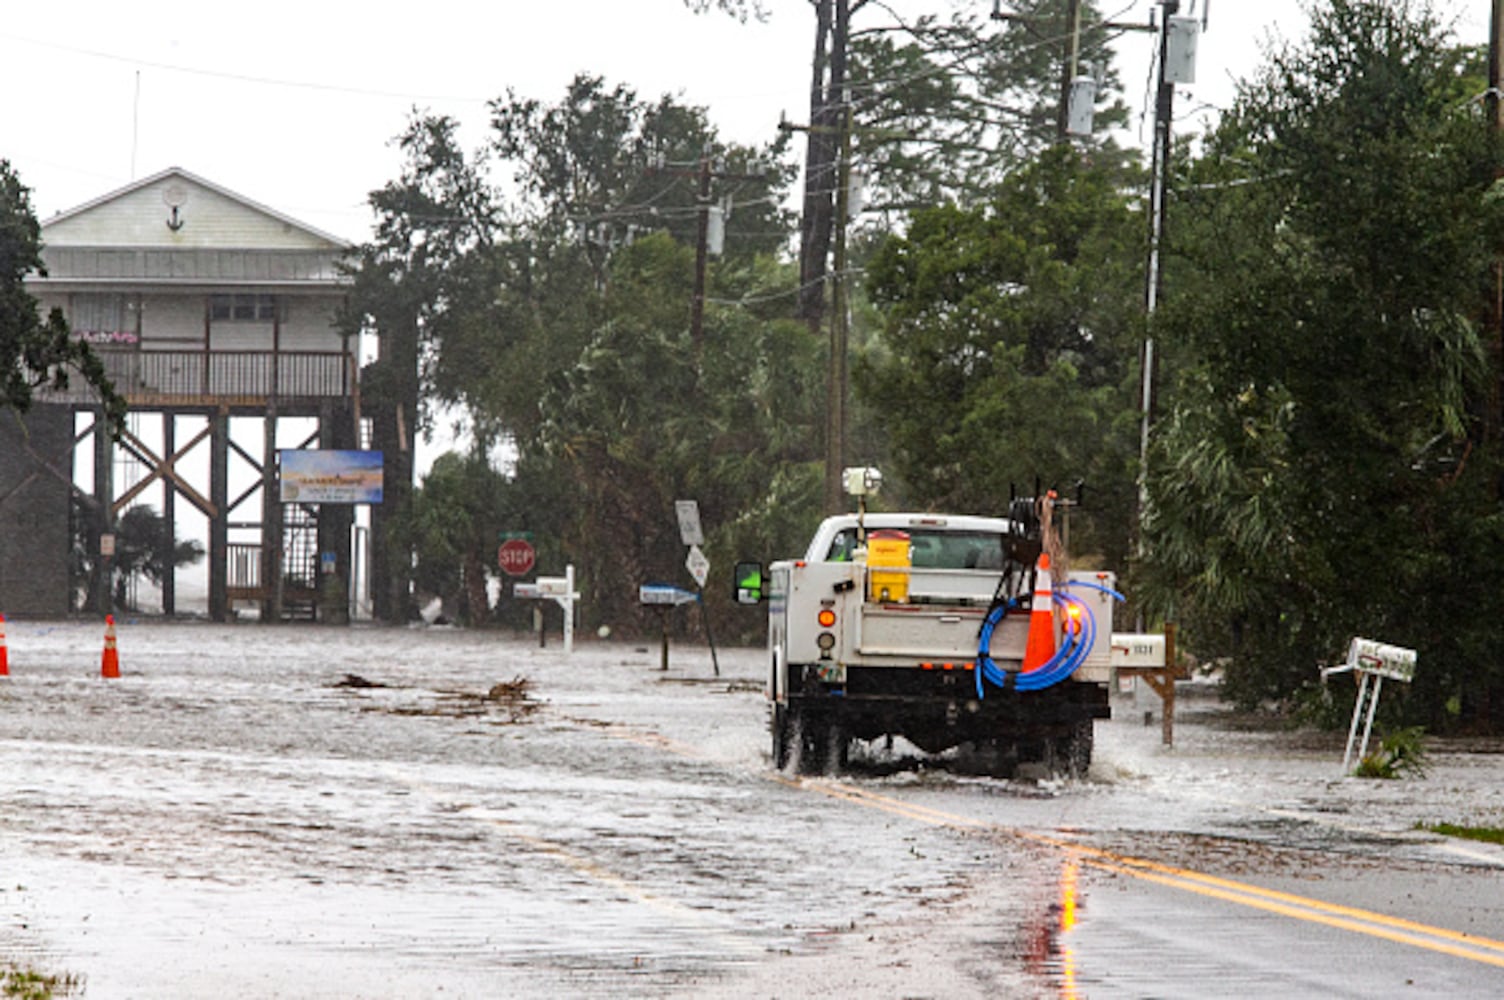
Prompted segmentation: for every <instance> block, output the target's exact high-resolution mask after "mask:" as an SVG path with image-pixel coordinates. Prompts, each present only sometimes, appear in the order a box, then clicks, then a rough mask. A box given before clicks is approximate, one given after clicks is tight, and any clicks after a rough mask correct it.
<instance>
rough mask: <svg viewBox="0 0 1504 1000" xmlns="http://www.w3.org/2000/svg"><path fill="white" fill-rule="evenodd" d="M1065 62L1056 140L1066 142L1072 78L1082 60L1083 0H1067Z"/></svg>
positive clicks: (1062, 68)
mask: <svg viewBox="0 0 1504 1000" xmlns="http://www.w3.org/2000/svg"><path fill="white" fill-rule="evenodd" d="M1065 31H1066V42H1065V51H1066V57H1065V63H1064V65H1062V66H1061V67H1060V108H1059V110H1057V111H1056V112H1055V141H1056V142H1057V143H1064V142H1067V141H1069V139H1070V132H1069V127H1070V107H1071V80H1072V79H1074V78H1075V76H1076V66H1077V65H1078V64H1079V63H1080V61H1081V0H1066V4H1065Z"/></svg>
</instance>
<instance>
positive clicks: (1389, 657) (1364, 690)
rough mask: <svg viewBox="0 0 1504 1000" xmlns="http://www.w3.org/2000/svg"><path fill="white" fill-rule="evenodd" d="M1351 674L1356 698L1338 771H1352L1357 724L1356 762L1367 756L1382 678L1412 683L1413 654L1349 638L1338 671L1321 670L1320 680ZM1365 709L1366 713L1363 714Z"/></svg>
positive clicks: (1381, 644)
mask: <svg viewBox="0 0 1504 1000" xmlns="http://www.w3.org/2000/svg"><path fill="white" fill-rule="evenodd" d="M1348 671H1351V672H1353V673H1356V674H1357V675H1358V698H1357V700H1356V701H1355V702H1353V721H1352V724H1351V725H1350V726H1348V729H1347V750H1346V751H1344V752H1343V754H1342V770H1343V771H1344V772H1348V771H1350V770H1351V769H1352V762H1353V741H1354V740H1355V739H1357V737H1358V720H1359V719H1360V718H1365V716H1366V720H1367V721H1365V722H1364V724H1363V743H1362V745H1361V746H1360V747H1359V748H1358V757H1357V759H1358V760H1360V761H1361V760H1362V759H1363V758H1364V757H1365V756H1367V754H1368V737H1369V736H1371V735H1372V734H1373V716H1374V712H1375V711H1377V710H1378V707H1379V691H1380V689H1381V688H1383V686H1384V678H1385V677H1388V678H1389V679H1390V680H1396V681H1400V682H1401V683H1404V684H1409V683H1410V682H1411V681H1412V680H1414V679H1415V650H1413V649H1406V648H1405V647H1403V646H1390V645H1388V644H1386V643H1382V642H1378V641H1376V640H1373V639H1359V638H1357V637H1354V638H1353V641H1352V642H1351V643H1350V644H1349V645H1348V647H1347V660H1346V662H1344V663H1343V664H1342V665H1341V666H1340V667H1328V668H1323V669H1322V671H1321V680H1322V682H1323V683H1325V681H1326V679H1327V678H1328V677H1330V676H1331V675H1332V674H1341V673H1347V672H1348ZM1365 708H1366V711H1365Z"/></svg>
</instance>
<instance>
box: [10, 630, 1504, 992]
mask: <svg viewBox="0 0 1504 1000" xmlns="http://www.w3.org/2000/svg"><path fill="white" fill-rule="evenodd" d="M8 639H9V652H10V673H11V676H10V677H8V678H4V679H0V914H3V916H4V921H3V923H0V965H4V964H13V965H21V966H29V967H32V968H36V969H39V970H42V971H49V972H63V973H70V974H74V975H77V976H79V977H82V978H83V979H84V981H85V990H86V993H85V995H87V996H89V997H93V998H116V997H163V996H183V997H190V996H192V997H197V996H235V997H291V996H296V997H410V996H430V995H443V996H451V997H494V996H561V995H567V996H613V997H614V996H623V995H641V996H661V995H665V994H678V995H684V996H697V997H698V996H725V997H742V996H746V997H754V996H796V995H798V996H850V995H915V996H937V997H938V996H944V997H967V996H978V997H981V996H1009V997H1016V996H1023V997H1027V996H1082V995H1091V996H1114V995H1145V993H1146V992H1147V993H1152V994H1155V995H1180V994H1179V993H1177V991H1176V990H1175V989H1173V988H1166V979H1165V977H1166V975H1167V974H1168V973H1167V972H1166V970H1167V969H1171V968H1173V967H1172V966H1167V965H1166V964H1165V963H1164V961H1163V957H1162V954H1161V953H1157V952H1154V951H1149V952H1144V953H1140V949H1139V948H1138V947H1137V945H1136V943H1135V942H1136V941H1137V940H1138V938H1137V937H1135V936H1134V935H1135V934H1137V933H1139V931H1140V929H1141V928H1143V927H1148V926H1153V927H1165V928H1170V929H1173V928H1176V927H1179V926H1181V924H1182V923H1184V922H1185V921H1188V920H1189V921H1191V922H1192V923H1194V924H1195V926H1196V927H1197V928H1198V929H1200V930H1203V931H1209V930H1214V929H1215V928H1216V927H1218V926H1219V924H1218V923H1217V921H1219V920H1223V919H1225V920H1228V921H1231V923H1230V924H1229V927H1234V928H1236V927H1240V926H1243V924H1240V923H1238V921H1246V915H1245V914H1243V913H1241V912H1229V913H1227V914H1222V913H1219V912H1213V913H1204V914H1203V913H1195V912H1193V913H1191V914H1190V915H1187V914H1186V913H1185V912H1184V910H1183V909H1182V908H1183V907H1184V906H1185V902H1184V900H1182V899H1181V898H1179V897H1175V898H1173V899H1168V900H1166V899H1161V898H1160V896H1159V895H1154V894H1149V895H1146V894H1145V892H1147V891H1148V890H1147V889H1141V888H1140V887H1139V883H1137V882H1135V881H1134V880H1133V876H1131V874H1125V873H1121V872H1114V871H1113V870H1112V868H1111V866H1112V865H1115V864H1118V862H1116V861H1110V860H1106V861H1104V860H1103V858H1104V857H1109V856H1107V855H1102V854H1100V853H1098V854H1086V855H1078V854H1077V853H1076V852H1075V851H1074V849H1073V848H1071V846H1070V845H1071V844H1074V843H1080V844H1082V845H1083V846H1092V845H1096V846H1094V847H1093V850H1100V849H1107V850H1110V851H1112V852H1115V853H1113V854H1111V855H1110V857H1113V858H1115V857H1118V856H1119V855H1120V854H1122V855H1126V854H1130V853H1135V854H1144V853H1148V852H1151V851H1152V852H1155V853H1154V856H1155V857H1157V858H1159V859H1160V860H1161V861H1162V862H1164V863H1166V864H1171V865H1181V866H1208V865H1209V866H1212V867H1213V868H1214V869H1215V870H1216V872H1217V874H1218V875H1219V876H1223V877H1230V878H1248V877H1259V878H1266V879H1277V878H1284V879H1287V880H1290V881H1289V883H1288V887H1289V888H1292V889H1296V890H1301V889H1303V888H1308V886H1305V885H1304V884H1303V883H1302V882H1301V881H1299V880H1300V879H1303V878H1305V877H1306V873H1307V872H1308V871H1314V870H1318V869H1320V868H1321V867H1322V866H1325V865H1330V866H1331V867H1332V869H1333V871H1334V872H1336V873H1338V874H1342V873H1346V872H1348V871H1353V872H1360V871H1361V872H1365V873H1370V874H1371V873H1372V872H1373V871H1374V870H1375V865H1374V863H1373V862H1372V861H1370V860H1363V861H1362V862H1361V864H1360V863H1359V862H1357V861H1354V858H1355V857H1357V856H1358V855H1359V854H1360V853H1361V852H1366V851H1371V850H1382V851H1383V852H1385V857H1388V858H1391V859H1393V860H1394V861H1395V863H1397V864H1399V865H1400V867H1401V868H1402V869H1403V871H1401V872H1399V874H1396V875H1394V876H1393V877H1392V879H1393V880H1392V881H1391V882H1389V883H1387V884H1388V885H1391V886H1399V887H1401V888H1402V889H1404V890H1405V892H1409V891H1411V890H1412V889H1414V895H1415V896H1416V897H1417V898H1418V897H1420V896H1423V895H1424V891H1425V890H1423V889H1415V887H1416V886H1425V885H1432V884H1435V885H1446V880H1447V879H1448V878H1451V877H1453V875H1455V871H1454V870H1453V869H1451V868H1446V867H1438V865H1444V864H1449V863H1450V861H1449V860H1448V859H1450V858H1452V856H1453V855H1456V857H1458V858H1462V857H1463V855H1462V854H1460V853H1458V852H1455V851H1454V852H1452V854H1445V851H1446V850H1450V848H1449V847H1448V846H1447V845H1438V844H1437V842H1436V838H1430V839H1427V838H1424V837H1417V836H1414V835H1409V834H1406V833H1405V831H1407V830H1408V829H1409V828H1410V827H1412V826H1413V825H1414V823H1415V821H1416V818H1417V817H1419V816H1421V815H1422V814H1423V813H1424V812H1426V811H1427V810H1431V811H1434V810H1435V809H1437V808H1438V807H1439V806H1438V803H1442V802H1443V801H1444V800H1447V799H1448V797H1450V799H1451V800H1463V801H1465V803H1466V808H1468V809H1473V810H1476V811H1477V812H1478V813H1479V814H1486V813H1487V812H1488V811H1489V810H1490V809H1498V810H1501V811H1500V812H1499V815H1500V816H1501V817H1504V791H1501V790H1500V789H1501V788H1504V781H1501V780H1500V769H1499V766H1498V764H1499V760H1500V757H1499V756H1498V755H1496V754H1495V755H1484V756H1476V755H1461V754H1458V755H1455V756H1454V757H1448V756H1446V755H1440V756H1439V758H1438V765H1439V766H1438V772H1439V778H1437V779H1433V781H1434V782H1435V783H1434V784H1431V785H1429V786H1415V785H1409V786H1407V785H1405V784H1403V783H1390V784H1387V785H1372V784H1369V785H1360V784H1355V783H1353V782H1352V781H1351V780H1347V781H1344V780H1342V779H1341V778H1340V776H1337V775H1335V773H1334V770H1333V769H1334V765H1335V761H1334V760H1331V759H1329V758H1330V756H1331V751H1332V749H1333V747H1332V746H1331V745H1329V744H1330V742H1331V741H1322V740H1318V741H1316V744H1315V745H1311V746H1296V747H1294V748H1293V749H1292V748H1291V747H1283V748H1281V747H1279V746H1278V739H1277V738H1270V737H1266V736H1264V735H1263V734H1257V733H1248V734H1243V733H1238V732H1227V731H1220V732H1217V731H1211V730H1208V729H1207V728H1206V727H1204V726H1198V725H1196V724H1195V723H1194V722H1193V721H1189V720H1188V721H1187V723H1186V724H1185V725H1184V726H1183V727H1182V728H1181V730H1180V732H1181V734H1182V740H1183V745H1182V747H1181V748H1177V750H1175V751H1165V750H1163V749H1162V748H1159V747H1158V746H1157V735H1158V729H1157V727H1155V728H1154V729H1152V730H1151V729H1145V728H1143V727H1142V726H1141V725H1139V724H1137V723H1136V722H1134V721H1131V719H1129V718H1124V719H1120V720H1119V721H1114V722H1111V723H1102V724H1100V726H1099V733H1098V743H1099V748H1100V753H1099V760H1098V763H1097V765H1096V766H1095V767H1094V769H1093V775H1092V779H1091V780H1090V781H1083V782H1074V781H1072V782H1053V781H1044V782H1041V783H1037V784H1036V783H1032V782H1025V781H1017V782H1010V781H1000V780H996V779H988V778H978V777H972V776H968V775H964V774H960V773H956V772H953V771H950V770H947V769H946V768H945V767H942V766H936V765H934V764H928V765H924V764H916V763H915V762H914V761H913V760H910V759H908V758H907V757H905V755H904V752H903V749H902V748H899V749H898V750H896V751H894V752H893V753H891V754H889V755H887V756H884V753H885V751H884V750H883V748H880V747H875V748H871V749H870V750H869V751H866V752H858V753H857V754H856V755H855V757H854V765H853V767H854V773H853V774H852V775H851V776H848V777H845V778H840V779H837V778H834V777H814V778H807V779H801V780H795V779H791V778H788V777H786V776H784V775H781V774H779V773H777V772H775V771H773V770H772V769H771V767H770V765H769V761H768V748H769V743H770V741H769V738H768V735H767V716H766V705H765V701H764V697H763V693H762V692H763V676H762V670H763V665H764V661H765V654H764V653H763V651H761V650H732V651H729V652H727V651H723V653H722V655H721V661H720V666H721V677H719V678H715V677H712V676H711V668H710V662H709V657H708V655H707V654H706V652H705V651H704V650H703V649H695V648H684V649H677V648H676V649H675V650H674V655H673V658H672V664H671V669H670V670H668V671H666V672H665V671H661V670H659V669H658V650H657V648H656V645H654V646H652V647H647V646H644V647H637V646H634V645H631V644H603V643H601V644H582V645H580V646H577V648H576V650H575V653H574V655H573V656H571V657H566V656H565V655H564V654H563V652H562V650H560V649H558V648H549V649H538V648H537V647H536V645H534V644H533V643H532V642H531V641H527V640H522V639H517V638H514V637H512V636H511V635H509V634H506V633H495V634H493V633H480V632H466V631H460V630H450V629H387V628H374V627H373V628H354V629H326V628H320V627H309V626H304V627H296V626H284V627H267V626H257V625H239V626H215V625H204V624H138V623H133V622H129V621H123V622H121V623H119V626H118V646H119V657H120V665H121V674H122V676H121V677H120V678H119V679H118V680H105V679H103V678H101V677H100V666H101V639H102V629H101V628H100V627H99V626H98V625H96V624H93V623H88V624H76V623H70V624H52V623H48V624H42V623H18V622H15V621H11V622H9V623H8ZM1120 714H1121V713H1120ZM1336 745H1337V746H1338V747H1340V737H1338V738H1336ZM1339 756H1340V755H1339ZM1459 808H1461V807H1459ZM1460 818H1464V819H1465V818H1466V817H1460ZM1375 827H1383V828H1384V829H1387V830H1391V831H1396V832H1395V833H1394V834H1393V838H1394V839H1393V841H1392V843H1388V842H1385V843H1381V844H1380V846H1379V847H1377V848H1375V847H1373V846H1372V844H1373V843H1376V842H1377V841H1375V840H1374V838H1373V837H1372V836H1371V833H1372V830H1373V829H1374V828H1375ZM1386 836H1388V834H1386ZM1249 843H1262V844H1264V845H1265V846H1264V847H1262V848H1260V851H1259V852H1257V853H1254V852H1250V850H1249V849H1248V846H1247V845H1248V844H1249ZM1229 845H1232V846H1229ZM1467 850H1468V851H1469V852H1470V856H1469V857H1467V858H1465V859H1464V860H1463V862H1462V863H1465V864H1466V865H1468V866H1472V867H1469V868H1467V869H1466V871H1465V875H1466V878H1467V884H1468V886H1469V887H1470V888H1471V889H1472V890H1473V895H1472V897H1471V898H1474V899H1477V900H1498V899H1500V898H1504V893H1501V892H1499V891H1496V890H1498V889H1499V888H1500V885H1499V874H1498V873H1499V871H1500V868H1499V867H1497V866H1496V863H1495V861H1494V860H1493V859H1492V858H1491V857H1490V855H1489V854H1488V850H1487V847H1486V845H1480V846H1479V847H1477V848H1468V849H1467ZM1292 851H1297V852H1301V853H1298V854H1294V853H1290V852H1292ZM1279 852H1284V853H1279ZM1324 852H1325V853H1324ZM1364 857H1365V858H1366V855H1365V856H1364ZM1250 858H1258V859H1269V858H1272V859H1273V860H1270V861H1267V863H1266V861H1265V860H1260V861H1258V862H1257V863H1256V864H1255V863H1250V861H1249V859H1250ZM1329 859H1336V860H1329ZM1405 872H1409V873H1410V874H1408V875H1407V874H1405ZM1458 877H1461V876H1458ZM1330 881H1331V882H1332V884H1333V885H1335V884H1336V882H1337V881H1338V880H1337V879H1336V878H1333V879H1331V880H1330ZM1344 884H1345V883H1344ZM1125 888H1132V889H1133V891H1132V892H1128V893H1125V892H1124V890H1125ZM1344 891H1345V890H1344ZM1366 891H1367V890H1364V889H1363V888H1362V886H1360V885H1356V883H1355V887H1354V888H1353V889H1352V893H1353V894H1352V895H1350V896H1349V897H1348V898H1345V899H1344V900H1343V901H1344V902H1346V903H1348V904H1351V905H1376V902H1375V901H1374V900H1369V899H1366V897H1365V896H1364V895H1363V893H1364V892H1366ZM1153 892H1154V893H1164V892H1169V890H1164V889H1160V888H1158V887H1154V888H1153ZM1405 892H1400V893H1398V894H1397V895H1398V896H1399V897H1400V898H1403V897H1404V895H1405ZM1172 895H1173V894H1172ZM1456 896H1457V894H1455V893H1454V900H1455V898H1456ZM1378 902H1382V900H1378ZM1217 905H1223V904H1220V903H1219V904H1217ZM1493 905H1494V904H1491V903H1489V904H1486V905H1485V903H1483V902H1479V903H1478V904H1477V907H1481V909H1479V908H1474V909H1472V910H1469V909H1468V908H1467V907H1464V906H1460V905H1457V904H1456V903H1455V902H1452V903H1450V904H1448V905H1447V906H1445V907H1442V906H1438V907H1436V912H1434V913H1429V912H1421V911H1417V912H1416V914H1415V915H1416V916H1417V917H1424V918H1426V919H1434V920H1440V919H1454V920H1457V921H1465V920H1473V921H1475V922H1476V924H1486V923H1487V922H1488V921H1489V920H1497V919H1498V914H1497V910H1496V909H1494V910H1490V909H1488V906H1493ZM1167 907H1168V909H1167ZM1258 926H1259V927H1260V928H1261V929H1262V930H1261V933H1265V934H1268V933H1274V932H1275V931H1279V930H1280V928H1282V927H1283V925H1282V924H1279V923H1275V924H1271V923H1269V921H1268V920H1265V921H1263V922H1262V923H1260V924H1259V925H1258ZM1461 929H1462V930H1466V929H1467V928H1466V927H1463V928H1461ZM1494 929H1497V928H1487V929H1480V928H1479V927H1478V926H1476V925H1475V927H1474V932H1475V933H1478V932H1480V930H1483V931H1492V930H1494ZM1281 932H1283V931H1281ZM1292 933H1293V934H1294V935H1295V936H1296V937H1297V938H1308V937H1309V935H1308V934H1306V933H1305V931H1304V929H1303V928H1300V927H1298V926H1297V927H1295V928H1294V930H1293V932H1292ZM1330 933H1334V934H1335V933H1338V932H1337V931H1331V932H1330ZM1166 935H1167V938H1166V939H1167V940H1173V941H1175V942H1176V944H1177V946H1181V945H1184V944H1185V943H1187V942H1191V941H1197V942H1199V941H1201V940H1202V939H1203V938H1205V939H1207V940H1210V941H1213V942H1215V941H1216V940H1218V938H1217V937H1216V936H1215V935H1213V934H1209V933H1208V934H1200V935H1197V936H1194V937H1192V936H1186V935H1180V934H1176V933H1172V932H1171V931H1170V930H1167V931H1166ZM1500 936H1504V934H1501V935H1500ZM1227 940H1238V937H1237V934H1236V933H1234V932H1229V934H1228V936H1227ZM1320 943H1321V944H1322V945H1323V946H1325V942H1320ZM1340 944H1341V943H1340V942H1338V943H1337V944H1336V945H1334V947H1335V946H1340ZM1286 951H1289V949H1286V948H1284V947H1283V946H1281V945H1278V944H1276V945H1272V946H1270V947H1268V948H1264V949H1262V951H1261V952H1260V954H1262V955H1265V956H1268V955H1273V956H1275V957H1278V956H1280V955H1282V954H1284V953H1285V952H1286ZM1297 951H1298V949H1297ZM1224 957H1225V956H1222V955H1221V954H1220V953H1219V952H1216V951H1213V952H1212V954H1211V955H1210V957H1209V958H1207V959H1206V962H1207V963H1209V964H1207V965H1203V966H1197V967H1198V968H1202V969H1203V971H1206V970H1207V969H1210V970H1211V971H1208V972H1207V975H1221V976H1223V977H1224V981H1225V982H1227V983H1228V984H1230V985H1231V986H1237V985H1238V984H1239V983H1243V984H1244V985H1248V986H1249V987H1250V990H1252V992H1258V990H1259V989H1263V988H1271V989H1272V988H1276V987H1278V986H1279V985H1280V984H1287V983H1288V982H1289V980H1287V979H1283V978H1280V976H1281V975H1282V973H1281V971H1280V970H1279V969H1276V970H1274V971H1272V972H1271V971H1270V970H1268V969H1265V968H1259V969H1255V970H1253V971H1248V970H1246V969H1244V968H1243V966H1242V964H1241V963H1243V962H1245V961H1246V959H1245V957H1244V956H1243V955H1241V954H1240V955H1238V956H1237V958H1236V961H1235V962H1233V963H1232V967H1233V968H1234V969H1235V970H1237V971H1236V972H1235V973H1232V974H1229V973H1227V972H1226V971H1225V970H1224V971H1218V970H1219V969H1220V968H1221V966H1220V964H1219V963H1221V962H1222V961H1223V958H1224ZM1423 957H1425V958H1429V957H1431V956H1423ZM1266 960H1268V959H1267V958H1266ZM1228 961H1230V962H1232V959H1228ZM1312 961H1313V962H1315V963H1316V964H1318V965H1323V964H1328V963H1324V962H1322V961H1321V960H1319V958H1313V959H1312ZM1370 964H1371V963H1370ZM1375 968H1378V969H1380V970H1381V971H1382V970H1383V969H1384V966H1383V965H1382V963H1378V964H1375ZM1471 968H1472V967H1471V966H1465V970H1470V969H1471ZM1229 975H1231V978H1226V977H1228V976H1229ZM1239 977H1241V978H1239ZM1299 981H1307V982H1324V980H1320V979H1312V980H1299ZM1420 981H1421V982H1422V983H1423V982H1424V978H1423V977H1422V979H1421V980H1420ZM1378 982H1380V983H1381V984H1382V983H1385V982H1387V980H1380V981H1378ZM1114 983H1118V984H1132V988H1131V989H1128V990H1126V992H1124V991H1122V990H1120V989H1119V988H1118V987H1115V986H1114ZM1081 984H1090V987H1091V988H1090V989H1084V990H1083V989H1080V988H1079V987H1080V986H1081ZM1459 984H1460V985H1459ZM1473 985H1474V980H1471V979H1468V978H1467V976H1466V974H1465V972H1464V973H1463V974H1460V978H1458V976H1453V978H1452V979H1450V980H1448V988H1459V989H1461V990H1462V992H1463V993H1466V992H1467V989H1469V988H1471V987H1472V986H1473ZM1407 995H1410V994H1407ZM1413 995H1417V996H1424V995H1430V994H1428V993H1427V991H1426V989H1424V988H1422V987H1420V986H1418V987H1416V988H1415V989H1414V991H1413Z"/></svg>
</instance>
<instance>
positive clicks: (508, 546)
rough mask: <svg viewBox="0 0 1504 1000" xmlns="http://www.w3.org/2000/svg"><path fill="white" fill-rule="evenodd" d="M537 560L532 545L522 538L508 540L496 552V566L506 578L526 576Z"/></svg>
mask: <svg viewBox="0 0 1504 1000" xmlns="http://www.w3.org/2000/svg"><path fill="white" fill-rule="evenodd" d="M537 558H538V554H537V553H536V552H535V551H533V545H532V543H531V542H529V541H527V540H526V539H522V538H508V539H507V540H506V541H504V542H502V543H501V548H499V549H497V550H496V565H498V566H500V567H501V571H502V572H503V573H505V574H506V575H507V576H526V575H527V574H528V572H529V571H531V570H532V568H533V563H534V562H536V561H537Z"/></svg>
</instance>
